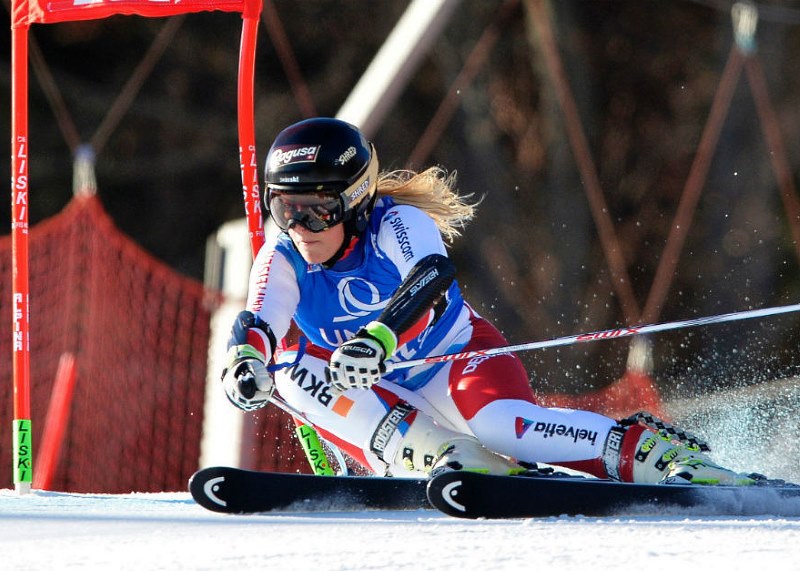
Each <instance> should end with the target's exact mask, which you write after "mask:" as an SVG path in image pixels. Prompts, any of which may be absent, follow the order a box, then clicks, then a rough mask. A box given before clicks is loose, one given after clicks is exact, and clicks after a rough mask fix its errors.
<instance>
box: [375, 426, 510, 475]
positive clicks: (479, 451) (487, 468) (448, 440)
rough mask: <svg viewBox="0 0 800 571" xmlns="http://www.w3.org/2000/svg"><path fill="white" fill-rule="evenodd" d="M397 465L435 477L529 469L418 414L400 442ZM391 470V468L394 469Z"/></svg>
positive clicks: (497, 473)
mask: <svg viewBox="0 0 800 571" xmlns="http://www.w3.org/2000/svg"><path fill="white" fill-rule="evenodd" d="M393 466H395V467H398V468H400V467H402V470H394V471H393V473H395V472H398V471H403V470H407V471H410V472H424V473H426V474H430V475H432V476H433V475H435V474H436V473H439V472H441V471H444V470H467V471H470V472H481V473H484V474H495V475H504V476H507V475H510V474H518V473H520V472H524V471H525V468H523V467H522V466H520V465H519V464H517V463H515V462H512V461H511V460H509V459H508V458H506V457H505V456H501V455H500V454H496V453H495V452H492V451H491V450H489V449H488V448H486V447H484V446H483V445H481V443H480V442H478V439H477V438H475V437H474V436H470V435H467V434H462V433H459V432H455V431H452V430H449V429H447V428H444V427H442V426H439V425H438V424H436V423H435V422H434V421H433V420H432V419H431V418H430V417H428V416H427V415H424V414H418V415H417V417H416V418H415V419H414V422H413V423H412V424H411V426H410V427H409V429H408V432H406V434H405V435H404V436H403V439H402V440H401V441H400V444H399V448H398V450H397V453H396V455H395V459H394V462H393ZM390 470H391V469H390Z"/></svg>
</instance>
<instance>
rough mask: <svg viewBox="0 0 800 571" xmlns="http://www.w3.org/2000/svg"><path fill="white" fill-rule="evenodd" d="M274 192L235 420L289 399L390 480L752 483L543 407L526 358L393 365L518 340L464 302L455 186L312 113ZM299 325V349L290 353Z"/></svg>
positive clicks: (232, 363) (674, 448) (273, 163)
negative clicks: (440, 474) (396, 164)
mask: <svg viewBox="0 0 800 571" xmlns="http://www.w3.org/2000/svg"><path fill="white" fill-rule="evenodd" d="M265 179H266V187H267V189H266V192H265V204H266V207H267V210H268V211H269V214H270V216H271V217H272V220H273V221H274V222H275V224H276V225H277V226H278V228H280V230H281V233H280V234H279V235H278V236H277V237H276V238H275V239H274V240H272V241H270V242H268V243H266V244H265V245H264V247H262V248H261V250H260V251H259V252H258V255H257V257H256V259H255V263H254V265H253V269H252V272H251V277H250V283H249V292H248V299H247V306H246V310H245V311H243V312H242V313H241V314H239V316H238V317H237V318H236V320H235V322H234V325H233V331H232V337H231V340H230V342H229V344H228V346H229V353H228V364H227V367H226V369H225V371H224V372H223V385H224V389H225V393H226V394H227V396H228V398H229V399H230V401H231V402H232V403H233V404H235V405H236V406H238V407H239V408H242V409H244V410H254V409H257V408H260V407H262V406H264V405H266V404H267V402H268V401H269V399H270V397H271V396H272V394H273V391H274V390H275V389H277V390H278V391H279V392H280V394H281V396H282V397H283V398H284V399H285V400H286V402H288V403H289V404H290V405H292V406H293V407H294V408H295V409H297V410H298V411H300V412H302V414H303V415H304V416H305V418H306V419H307V420H308V421H309V422H311V423H312V424H313V425H314V426H315V427H316V429H317V430H318V431H319V432H320V434H321V435H322V436H323V437H324V438H326V439H327V440H328V441H330V442H332V443H334V444H335V445H337V446H338V447H340V449H342V450H343V451H345V452H346V453H347V454H348V455H349V456H351V457H352V458H354V459H355V460H357V461H358V462H359V463H360V464H362V465H363V466H365V467H366V468H368V469H369V470H371V471H372V472H375V473H379V474H386V475H395V476H411V475H417V476H418V475H420V474H430V473H431V472H432V471H433V472H435V471H438V470H446V469H451V470H462V469H463V470H472V471H481V472H487V473H491V474H513V473H517V472H520V471H522V470H523V468H522V466H520V464H518V463H517V462H521V463H523V464H524V463H530V464H532V463H536V462H543V463H548V464H554V465H558V466H563V467H566V468H571V469H576V470H580V471H583V472H586V473H589V474H592V475H594V476H597V477H600V478H611V479H614V480H620V481H625V482H644V483H654V482H662V481H672V480H674V479H679V480H677V481H681V482H684V483H685V482H686V481H687V480H689V481H691V482H693V483H701V484H749V483H752V482H753V480H752V479H751V478H749V477H748V476H745V475H742V474H737V473H736V472H733V471H731V470H728V469H725V468H722V467H720V466H718V465H717V464H715V463H714V462H712V461H711V460H710V459H709V458H708V457H707V456H706V455H705V454H703V453H702V452H700V450H699V449H697V447H693V446H689V445H687V444H683V443H680V442H677V441H674V440H672V439H671V437H670V434H669V433H667V432H665V431H660V432H658V431H655V430H653V429H650V428H648V427H646V426H643V425H642V424H627V425H624V424H620V423H618V422H616V421H615V420H612V419H611V418H607V417H605V416H602V415H599V414H595V413H592V412H588V411H581V410H567V409H555V408H544V407H541V406H539V405H537V404H536V401H535V399H534V396H533V392H532V390H531V388H530V385H529V380H528V376H527V373H526V371H525V369H524V368H523V365H522V363H521V361H520V360H519V358H518V357H517V356H516V355H515V354H511V353H509V354H501V355H497V356H493V357H477V358H473V359H471V360H462V361H446V362H440V363H436V364H429V365H424V366H414V367H411V368H397V369H393V368H391V366H389V367H387V365H391V364H392V363H397V362H400V361H405V360H410V359H418V358H422V357H426V356H430V355H439V354H444V353H452V352H461V351H472V350H478V349H487V348H493V347H502V346H504V345H506V344H507V342H506V340H505V339H504V338H503V336H502V335H501V334H500V332H499V331H498V330H497V329H496V328H495V327H494V326H493V325H492V324H491V323H489V322H488V321H486V320H485V319H483V318H482V317H481V316H480V315H478V314H477V313H476V312H475V310H474V309H473V308H471V307H470V306H469V304H468V303H466V302H465V301H464V299H463V298H462V296H461V292H460V290H459V287H458V285H457V282H456V281H455V268H454V266H453V264H452V262H451V261H450V259H449V258H448V257H447V252H446V250H445V240H447V241H451V240H452V239H453V238H454V237H456V236H457V235H458V234H459V229H460V227H461V226H462V225H463V224H464V223H465V222H467V221H468V220H470V219H471V218H472V216H473V213H474V212H473V208H474V207H473V205H470V204H468V203H467V202H466V201H464V200H463V198H462V197H460V196H459V195H458V194H457V193H456V191H455V189H454V187H453V185H454V179H453V177H448V176H446V175H445V174H444V173H443V171H441V170H440V169H438V168H430V169H428V170H425V171H423V172H421V173H413V172H409V171H396V172H391V173H384V174H381V175H379V172H378V158H377V155H376V152H375V148H374V147H373V145H372V144H370V143H369V142H368V141H367V140H366V139H365V137H364V136H363V134H362V133H361V132H360V131H359V130H358V129H357V128H356V127H354V126H352V125H350V124H348V123H345V122H343V121H339V120H336V119H329V118H315V119H308V120H305V121H301V122H299V123H296V124H294V125H292V126H290V127H288V128H286V129H285V130H284V131H282V132H281V133H280V134H279V135H278V137H277V138H276V139H275V141H274V143H273V144H272V147H271V148H270V150H269V154H268V157H267V164H266V173H265ZM292 319H294V321H295V323H296V324H297V326H298V327H299V329H300V331H301V332H302V334H303V336H304V338H301V343H299V344H296V345H292V346H289V347H287V346H285V343H284V342H283V341H282V339H283V338H284V336H285V335H286V333H287V331H288V330H289V327H290V322H291V320H292ZM268 365H269V366H270V371H275V372H274V376H273V373H272V372H270V371H268V369H267V366H268Z"/></svg>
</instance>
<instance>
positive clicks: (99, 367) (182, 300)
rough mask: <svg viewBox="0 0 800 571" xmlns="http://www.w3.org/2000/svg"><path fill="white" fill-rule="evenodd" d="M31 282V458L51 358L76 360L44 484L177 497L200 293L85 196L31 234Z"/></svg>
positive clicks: (191, 423)
mask: <svg viewBox="0 0 800 571" xmlns="http://www.w3.org/2000/svg"><path fill="white" fill-rule="evenodd" d="M10 249H11V240H10V237H3V238H2V239H0V323H2V324H8V326H5V327H0V355H4V356H5V357H3V358H0V434H3V435H4V436H3V437H2V440H0V467H2V466H5V467H7V469H0V488H2V487H11V486H12V482H11V476H12V471H11V450H10V448H11V446H10V445H11V435H10V433H9V432H10V427H11V415H12V410H11V405H12V395H11V391H12V386H13V383H12V369H11V359H10V355H11V313H10V305H11V291H10V288H11V285H10V284H11V253H10ZM30 286H31V401H32V411H31V417H32V423H33V430H34V441H33V442H34V450H33V454H34V459H35V458H36V454H37V443H38V442H39V438H40V437H41V433H42V428H43V426H44V424H45V422H44V421H45V418H44V416H45V413H46V411H47V406H48V403H49V400H50V393H51V390H52V386H53V382H54V377H55V373H56V369H57V367H58V362H59V358H60V356H61V355H62V353H64V352H71V353H73V354H74V355H75V358H76V362H77V380H76V385H75V390H74V398H73V401H72V403H71V408H70V411H69V423H68V425H67V427H66V431H65V435H64V440H63V446H62V449H61V454H60V461H59V463H58V468H57V470H56V472H55V474H54V478H53V481H52V488H53V489H58V490H65V491H76V492H108V493H115V492H116V493H119V492H128V491H164V490H184V489H186V481H187V479H188V477H189V476H190V475H191V474H192V472H193V471H194V470H195V469H196V468H197V464H198V458H199V450H200V436H201V429H202V421H203V401H204V392H205V391H204V388H205V377H206V367H207V365H206V363H207V353H208V339H209V311H210V308H209V307H208V304H207V301H208V296H207V293H206V290H205V289H204V288H203V286H202V285H201V284H199V283H198V282H196V281H194V280H190V279H188V278H186V277H183V276H180V275H179V274H177V273H176V272H174V271H172V270H171V269H170V268H168V267H167V266H166V265H164V264H162V263H160V262H159V261H157V260H156V259H155V258H153V257H152V256H150V255H149V254H147V253H146V252H144V251H143V250H142V249H140V248H139V247H138V246H137V245H135V244H134V243H133V242H132V241H130V240H129V239H128V238H127V237H125V236H124V235H123V234H122V233H121V232H119V230H117V229H116V228H115V226H114V224H113V222H112V221H111V219H110V218H109V216H108V215H107V214H106V213H105V211H104V210H103V208H102V206H101V204H100V201H99V199H97V198H96V197H78V198H75V199H73V201H72V202H71V203H70V204H69V205H68V206H67V207H66V208H65V209H64V210H63V211H62V212H61V213H59V214H58V215H56V216H54V217H52V218H50V219H48V220H47V221H44V222H42V223H41V224H39V225H37V226H36V227H35V228H33V229H32V231H31V236H30ZM35 470H36V465H35V464H34V473H35Z"/></svg>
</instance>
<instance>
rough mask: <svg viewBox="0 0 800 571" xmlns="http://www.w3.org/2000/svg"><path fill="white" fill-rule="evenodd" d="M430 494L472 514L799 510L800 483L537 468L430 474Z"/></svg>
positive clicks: (436, 502) (441, 505)
mask: <svg viewBox="0 0 800 571" xmlns="http://www.w3.org/2000/svg"><path fill="white" fill-rule="evenodd" d="M427 494H428V500H429V501H430V503H431V505H433V506H434V507H435V508H436V509H438V510H440V511H442V512H444V513H446V514H448V515H451V516H455V517H460V518H472V519H475V518H487V519H507V518H532V517H546V516H559V515H573V516H575V515H584V516H611V515H613V516H629V515H665V514H682V515H684V514H685V515H689V516H755V515H772V516H799V515H800V486H797V485H794V484H786V483H784V482H783V481H781V480H774V481H773V480H764V481H762V482H759V483H758V484H756V485H751V486H700V485H691V484H629V483H622V482H615V481H611V480H597V479H591V478H583V477H579V476H568V475H566V474H547V473H544V474H543V473H537V472H534V473H533V474H532V475H520V476H489V475H485V474H477V473H474V472H445V473H442V474H439V475H437V476H435V477H434V478H433V479H431V480H430V482H429V484H428V489H427Z"/></svg>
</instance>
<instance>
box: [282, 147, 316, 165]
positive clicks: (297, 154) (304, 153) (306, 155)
mask: <svg viewBox="0 0 800 571" xmlns="http://www.w3.org/2000/svg"><path fill="white" fill-rule="evenodd" d="M319 149H320V146H319V145H286V146H285V147H278V148H277V149H275V150H274V151H272V154H271V155H270V156H269V165H270V168H272V169H276V168H279V167H284V166H286V165H291V164H295V163H313V162H316V160H317V156H318V155H319Z"/></svg>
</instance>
